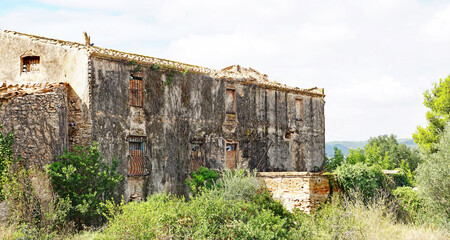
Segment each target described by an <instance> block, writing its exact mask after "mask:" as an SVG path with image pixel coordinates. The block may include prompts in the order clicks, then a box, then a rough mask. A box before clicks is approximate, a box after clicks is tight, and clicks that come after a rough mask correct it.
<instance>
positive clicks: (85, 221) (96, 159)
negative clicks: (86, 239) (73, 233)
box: [46, 142, 123, 228]
mask: <svg viewBox="0 0 450 240" xmlns="http://www.w3.org/2000/svg"><path fill="white" fill-rule="evenodd" d="M97 145H98V144H97V143H95V142H94V144H93V146H91V147H81V146H77V147H75V148H74V150H73V152H69V151H65V153H64V155H62V156H61V157H60V160H59V161H57V162H54V163H52V164H50V165H47V166H46V167H47V168H46V169H47V172H48V174H49V175H50V177H51V180H52V183H53V186H54V188H55V190H56V192H58V194H59V196H60V197H62V198H64V199H69V200H70V201H71V204H72V207H71V208H70V211H69V213H68V215H67V220H69V221H74V222H75V224H76V226H77V227H78V228H81V227H82V226H83V225H87V226H89V225H97V224H100V223H102V222H103V221H104V218H103V217H102V216H103V215H102V207H101V204H100V203H104V202H106V200H110V199H112V198H113V197H114V196H115V190H116V186H117V185H118V183H119V182H120V181H121V180H122V179H123V177H122V176H121V175H120V174H119V173H118V172H117V171H116V169H117V165H118V162H117V161H115V160H113V164H112V166H108V165H107V164H105V163H104V162H103V161H102V156H101V154H100V152H99V151H98V149H97Z"/></svg>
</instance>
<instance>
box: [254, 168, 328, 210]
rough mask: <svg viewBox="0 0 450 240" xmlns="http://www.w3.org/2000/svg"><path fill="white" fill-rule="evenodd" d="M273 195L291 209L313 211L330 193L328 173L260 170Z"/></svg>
mask: <svg viewBox="0 0 450 240" xmlns="http://www.w3.org/2000/svg"><path fill="white" fill-rule="evenodd" d="M258 178H260V179H261V180H262V181H263V182H264V183H265V184H266V186H267V188H268V189H269V191H270V192H271V193H272V196H273V197H274V198H275V199H278V200H280V201H281V203H282V204H283V205H284V206H285V207H286V208H287V209H288V210H290V211H292V210H293V209H294V208H298V209H300V210H302V211H304V212H306V213H313V212H314V211H316V210H317V208H318V207H319V206H320V205H321V204H322V203H325V201H326V200H327V198H328V196H329V194H330V182H329V178H328V176H327V175H322V174H318V173H311V172H259V173H258Z"/></svg>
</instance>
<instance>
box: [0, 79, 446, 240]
mask: <svg viewBox="0 0 450 240" xmlns="http://www.w3.org/2000/svg"><path fill="white" fill-rule="evenodd" d="M449 78H450V77H449ZM449 78H447V79H445V80H441V81H440V82H439V83H437V84H435V86H434V88H433V89H432V90H430V91H427V92H426V93H425V105H426V106H427V107H429V108H430V109H431V110H430V112H429V113H427V119H428V120H429V126H428V127H427V128H418V131H417V132H416V133H415V135H414V138H415V140H416V141H417V142H418V143H419V146H420V149H421V152H419V151H418V150H415V149H412V148H409V147H407V146H406V145H404V144H401V143H399V142H398V140H397V139H396V137H395V136H393V135H382V136H378V137H375V138H371V139H369V141H368V143H367V144H366V145H365V146H364V147H363V148H357V149H350V150H349V153H348V155H346V156H344V154H342V152H341V151H340V150H339V149H338V148H335V149H334V151H335V152H334V156H333V157H331V158H327V159H326V166H325V170H326V171H328V172H329V174H330V175H331V176H333V177H334V180H335V181H332V182H333V184H334V185H333V192H334V194H333V195H332V196H330V198H329V199H328V201H327V203H325V204H323V205H322V206H321V207H320V208H319V209H318V210H317V211H316V212H315V213H314V214H312V215H307V214H305V213H303V212H300V211H294V212H289V211H287V210H286V209H285V208H284V207H283V206H282V205H281V204H280V203H279V202H277V201H276V200H274V199H273V198H272V196H271V194H270V193H269V192H268V190H267V189H266V188H265V186H264V185H263V184H262V183H261V182H260V181H259V180H258V179H257V178H256V173H255V172H247V171H245V170H234V171H231V170H224V171H222V172H217V171H214V170H210V169H207V168H204V167H202V168H200V169H199V170H197V171H195V172H193V173H192V174H191V175H190V178H189V179H188V180H187V182H186V184H187V187H188V188H189V189H190V191H191V197H190V199H189V200H187V199H184V198H183V197H180V196H173V195H167V194H164V193H161V194H156V195H152V196H150V197H149V198H148V199H146V201H144V202H131V203H127V204H125V203H124V202H122V203H120V204H118V202H117V200H118V198H117V197H118V196H114V194H113V193H114V192H115V188H116V186H117V184H118V183H119V182H120V180H121V179H122V176H120V175H119V174H118V173H117V172H116V167H117V164H116V163H114V161H113V164H112V166H108V165H106V164H104V161H102V156H101V154H100V152H99V151H98V149H97V147H96V145H95V144H94V145H93V146H91V147H77V148H75V150H74V151H72V152H65V154H64V155H63V156H61V157H60V159H59V160H58V161H56V162H55V163H53V164H51V165H49V166H47V167H46V171H40V170H37V169H31V168H27V167H26V166H24V164H22V162H21V159H20V157H19V158H15V157H13V152H12V149H13V148H12V146H13V140H14V134H13V133H12V132H9V133H6V134H3V133H2V131H0V179H1V184H0V190H1V192H0V199H5V201H6V202H7V203H8V206H9V208H10V221H9V225H7V226H4V225H0V238H1V239H448V238H449V233H448V231H449V230H450V224H449V218H450V204H449V201H448V200H449V199H450V161H449V159H450V126H448V120H449V119H448V117H449V109H450V100H449V99H450V98H449V97H448V92H449V86H450V85H449V82H450V79H449ZM444 95H445V96H444ZM0 129H1V127H0ZM385 170H396V171H394V172H393V171H391V172H390V173H389V174H387V175H386V174H384V173H383V171H385ZM415 187H417V188H418V191H417V190H416V189H414V188H415ZM105 220H107V221H106V222H105ZM97 227H101V228H97ZM80 230H82V231H80Z"/></svg>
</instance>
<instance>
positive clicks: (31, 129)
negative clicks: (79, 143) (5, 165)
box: [0, 87, 68, 168]
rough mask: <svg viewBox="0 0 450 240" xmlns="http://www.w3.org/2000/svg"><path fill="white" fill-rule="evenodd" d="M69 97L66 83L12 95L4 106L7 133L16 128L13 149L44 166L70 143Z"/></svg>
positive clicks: (1, 118)
mask: <svg viewBox="0 0 450 240" xmlns="http://www.w3.org/2000/svg"><path fill="white" fill-rule="evenodd" d="M67 122H68V98H67V89H66V88H65V87H62V88H58V89H54V91H53V92H47V93H37V94H33V95H25V96H20V97H17V98H12V99H10V100H9V101H6V102H4V103H3V105H2V106H1V107H0V124H1V125H3V130H2V131H3V133H4V134H6V133H7V132H9V131H10V130H11V129H14V134H15V143H14V145H13V151H14V153H15V154H16V156H18V155H20V156H22V157H23V159H24V164H27V165H30V166H31V165H32V166H34V167H38V168H41V167H43V166H45V164H48V163H51V162H53V161H55V160H56V159H57V157H58V156H60V155H62V154H63V152H64V148H67V146H68V140H67V139H68V129H67V127H68V126H67Z"/></svg>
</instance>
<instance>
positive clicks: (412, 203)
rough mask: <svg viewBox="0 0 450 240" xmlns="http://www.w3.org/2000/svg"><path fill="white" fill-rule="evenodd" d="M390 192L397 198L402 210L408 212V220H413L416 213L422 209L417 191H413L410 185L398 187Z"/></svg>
mask: <svg viewBox="0 0 450 240" xmlns="http://www.w3.org/2000/svg"><path fill="white" fill-rule="evenodd" d="M392 194H393V195H394V196H395V198H396V199H397V200H398V202H399V204H400V207H401V208H402V210H404V211H406V213H407V214H408V216H407V217H408V219H407V220H408V221H410V222H414V221H415V220H416V218H417V215H418V213H420V212H421V211H422V201H421V199H420V198H419V194H418V192H417V191H414V190H413V189H412V188H411V187H408V186H406V187H398V188H396V189H395V190H394V191H393V192H392Z"/></svg>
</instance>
